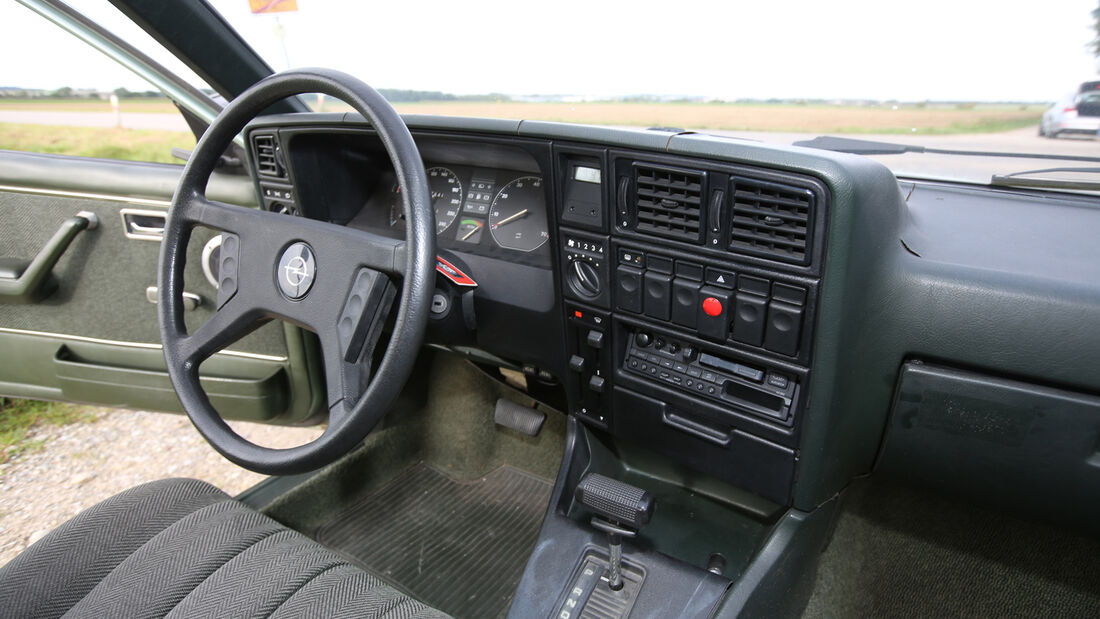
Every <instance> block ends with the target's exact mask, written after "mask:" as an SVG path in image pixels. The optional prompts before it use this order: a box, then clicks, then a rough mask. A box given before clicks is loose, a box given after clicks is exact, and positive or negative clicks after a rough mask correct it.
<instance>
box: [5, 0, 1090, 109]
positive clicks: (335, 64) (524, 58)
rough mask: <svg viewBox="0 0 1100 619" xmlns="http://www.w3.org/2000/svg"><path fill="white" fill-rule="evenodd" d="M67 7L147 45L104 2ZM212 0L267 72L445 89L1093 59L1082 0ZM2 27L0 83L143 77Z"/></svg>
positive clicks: (762, 93) (705, 83) (922, 92)
mask: <svg viewBox="0 0 1100 619" xmlns="http://www.w3.org/2000/svg"><path fill="white" fill-rule="evenodd" d="M71 4H73V5H74V6H76V7H78V9H79V10H81V11H83V12H85V13H86V14H87V15H89V16H91V17H93V18H94V19H96V20H97V21H100V22H102V23H107V24H111V25H112V29H113V30H115V31H117V32H118V33H119V34H120V35H121V36H123V38H125V39H127V40H137V39H144V42H143V43H141V44H140V45H139V47H140V48H142V49H144V50H146V51H147V52H148V51H149V50H151V49H153V48H154V47H155V44H154V43H152V42H151V40H150V39H148V37H146V36H145V35H144V33H141V32H140V30H138V29H137V28H136V27H135V26H133V24H129V23H123V22H124V19H125V18H123V17H121V15H120V14H118V13H117V11H116V10H115V9H114V8H113V7H111V6H110V5H109V4H108V3H107V2H105V0H72V1H71ZM211 4H213V5H214V6H215V8H217V9H218V10H219V11H220V12H221V13H222V14H223V15H224V16H225V18H226V19H227V21H229V22H230V24H232V25H233V26H234V27H235V28H236V29H237V30H238V31H239V32H241V34H242V36H243V37H244V38H245V40H247V41H248V42H249V43H250V44H252V45H253V47H254V48H255V49H256V50H257V51H258V52H259V53H260V54H261V56H263V57H264V58H265V59H266V60H267V61H268V63H269V64H270V65H271V66H272V67H273V68H274V69H276V70H282V69H285V68H287V66H288V64H287V59H289V66H292V67H302V66H326V67H332V68H336V69H341V70H344V71H347V72H349V73H352V74H354V75H356V76H358V77H359V78H361V79H363V80H364V81H366V82H367V83H369V84H371V85H372V86H375V87H376V88H406V89H415V90H439V91H444V92H450V93H455V94H479V93H488V92H501V93H506V94H511V95H523V94H560V95H579V96H589V97H614V96H628V95H638V94H652V95H684V96H701V97H710V98H719V99H726V100H735V99H767V98H782V99H791V98H807V99H873V100H900V101H923V100H945V101H959V100H965V101H1052V100H1054V99H1057V98H1058V97H1060V96H1062V95H1064V94H1065V93H1067V92H1070V91H1072V90H1074V89H1075V88H1076V85H1077V84H1079V83H1080V82H1081V81H1084V80H1086V79H1091V78H1093V77H1094V76H1095V75H1097V68H1098V64H1097V61H1096V59H1095V58H1094V57H1093V56H1092V55H1091V53H1090V52H1089V51H1088V50H1087V49H1086V45H1087V44H1088V42H1089V40H1090V39H1091V37H1092V34H1093V33H1092V31H1091V22H1090V20H1091V17H1090V15H1089V12H1090V10H1092V9H1094V8H1096V6H1097V2H1096V0H1038V1H1032V0H1016V1H1010V2H1005V1H1004V0H998V1H987V0H950V1H948V0H922V1H920V2H908V3H898V2H891V1H889V0H836V1H834V2H828V1H825V0H810V1H802V0H786V1H782V0H773V1H772V2H751V3H749V2H742V1H740V0H727V1H725V2H699V1H695V0H673V1H669V0H666V1H665V2H660V3H657V2H648V1H646V0H633V1H629V2H620V1H617V0H615V1H599V0H587V1H574V0H554V1H553V2H540V3H533V2H526V1H523V0H502V1H488V2H470V3H466V4H462V3H457V2H454V1H453V0H452V1H434V0H432V1H422V0H396V1H392V2H387V3H380V2H369V1H340V0H298V6H299V11H298V12H297V13H284V14H281V15H280V16H279V17H278V18H276V17H274V16H271V15H251V14H250V13H249V10H248V0H212V2H211ZM0 24H3V26H0V31H2V32H3V36H0V54H2V56H0V57H3V58H5V59H11V58H19V59H21V60H20V61H19V62H11V61H8V60H6V61H5V62H4V63H3V65H2V66H0V85H3V86H24V87H36V88H56V87H59V86H63V85H65V86H72V87H92V88H99V89H105V90H109V89H113V88H115V87H118V86H124V87H126V88H130V89H132V90H145V89H147V88H148V87H147V86H145V85H144V84H143V83H142V82H140V81H139V80H137V79H136V78H134V77H132V76H131V75H130V74H128V73H127V72H125V70H120V69H118V68H112V67H111V66H110V65H111V64H112V63H111V61H110V60H107V59H105V58H103V57H101V56H100V55H99V54H98V53H97V52H95V51H92V50H90V48H87V47H86V46H85V45H84V44H83V43H80V42H79V41H72V42H69V43H60V42H58V41H60V40H61V39H63V38H65V37H64V35H59V34H54V32H53V31H54V30H56V28H55V27H53V26H52V25H50V24H48V23H47V22H45V20H43V19H41V18H40V17H38V16H36V15H33V14H32V13H30V11H29V10H27V9H26V8H24V7H22V6H19V5H18V4H17V3H15V2H12V1H11V0H8V1H7V2H3V3H0ZM280 31H281V32H282V33H283V37H282V39H280V37H279V36H278V32H280ZM69 38H71V37H69ZM47 41H48V42H49V45H50V48H49V49H50V51H49V53H42V50H41V49H40V48H42V47H43V46H44V45H45V44H46V43H45V42H47ZM281 41H282V42H285V46H286V47H285V54H284V50H283V47H282V44H281ZM28 50H35V52H36V53H28ZM152 55H153V56H154V57H156V58H158V60H162V61H164V62H165V63H166V64H169V65H170V66H171V68H173V69H175V70H180V71H181V72H183V73H189V72H187V71H186V70H185V69H183V67H182V65H181V64H180V63H178V62H175V63H173V62H170V59H167V60H166V59H165V58H164V56H165V55H164V54H163V53H161V52H160V51H158V52H157V53H153V54H152ZM191 79H192V80H193V81H195V80H197V78H194V77H193V76H192V77H191Z"/></svg>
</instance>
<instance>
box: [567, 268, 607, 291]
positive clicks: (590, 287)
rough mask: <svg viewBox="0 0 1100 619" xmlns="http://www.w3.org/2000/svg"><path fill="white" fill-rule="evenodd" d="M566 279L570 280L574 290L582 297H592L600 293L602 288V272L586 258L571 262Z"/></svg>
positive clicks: (570, 285)
mask: <svg viewBox="0 0 1100 619" xmlns="http://www.w3.org/2000/svg"><path fill="white" fill-rule="evenodd" d="M566 279H568V280H569V287H570V288H572V289H573V292H575V293H577V294H579V295H581V296H582V297H587V298H589V299H591V298H594V297H597V296H599V295H600V290H601V289H602V284H601V283H600V274H599V272H598V271H596V267H594V266H592V265H591V264H589V263H588V262H587V261H585V260H573V261H572V262H570V264H569V272H568V274H567V275H566Z"/></svg>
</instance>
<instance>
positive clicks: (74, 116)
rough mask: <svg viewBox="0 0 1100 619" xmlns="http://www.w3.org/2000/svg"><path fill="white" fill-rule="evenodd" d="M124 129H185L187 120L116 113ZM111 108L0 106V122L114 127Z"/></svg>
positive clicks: (173, 117)
mask: <svg viewBox="0 0 1100 619" xmlns="http://www.w3.org/2000/svg"><path fill="white" fill-rule="evenodd" d="M119 116H120V120H121V121H122V127H123V128H124V129H156V130H163V131H188V128H187V123H186V122H185V121H184V120H183V116H181V115H179V114H141V113H132V114H131V113H126V112H123V113H121V114H120V115H119ZM115 122H116V120H115V115H114V113H112V112H51V111H39V110H33V111H32V110H0V123H18V124H27V125H63V126H66V127H108V128H109V127H114V126H115Z"/></svg>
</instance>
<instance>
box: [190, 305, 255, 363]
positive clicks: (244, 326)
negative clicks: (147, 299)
mask: <svg viewBox="0 0 1100 619" xmlns="http://www.w3.org/2000/svg"><path fill="white" fill-rule="evenodd" d="M261 317H262V315H261V313H260V312H259V310H258V309H257V308H255V307H253V306H249V305H248V304H247V303H246V302H245V300H244V299H243V298H236V299H233V300H231V301H230V302H228V303H226V304H225V305H223V306H222V307H220V308H219V309H218V311H216V312H214V315H213V316H211V317H210V319H209V320H207V321H206V322H204V323H203V324H201V325H199V327H198V328H197V329H195V332H194V333H192V334H190V335H188V336H186V337H184V338H182V339H181V340H180V343H179V348H180V357H181V359H182V360H183V362H184V364H186V367H187V368H188V369H191V370H193V371H194V370H197V369H198V366H199V365H200V364H201V363H202V362H203V361H205V360H207V359H209V358H210V355H213V354H214V353H216V352H218V351H219V350H221V349H223V348H225V347H226V346H229V345H230V344H233V343H234V342H236V341H237V340H239V339H241V338H242V337H244V336H245V335H248V333H249V332H250V331H252V330H253V329H254V328H255V327H256V326H257V324H258V322H259V320H260V319H261Z"/></svg>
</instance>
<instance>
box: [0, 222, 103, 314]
mask: <svg viewBox="0 0 1100 619" xmlns="http://www.w3.org/2000/svg"><path fill="white" fill-rule="evenodd" d="M98 226H99V218H97V217H96V215H95V213H92V212H90V211H80V212H79V213H77V214H76V215H74V216H72V217H70V218H68V219H66V220H65V221H63V222H61V227H60V228H59V229H58V230H57V232H55V233H54V235H53V236H52V237H50V240H48V241H46V245H45V246H43V247H42V249H41V250H39V252H38V254H37V255H36V256H35V257H34V258H33V259H32V260H31V261H30V262H27V261H25V260H21V259H19V258H14V257H2V258H0V303H35V302H37V301H41V300H42V299H44V298H46V297H48V296H50V294H52V293H53V291H54V290H57V278H56V277H53V268H54V266H55V265H57V261H58V260H60V259H61V256H62V254H64V253H65V250H66V249H68V248H69V244H70V243H72V242H73V239H75V238H76V235H77V234H80V231H81V230H95V229H96V227H98Z"/></svg>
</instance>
